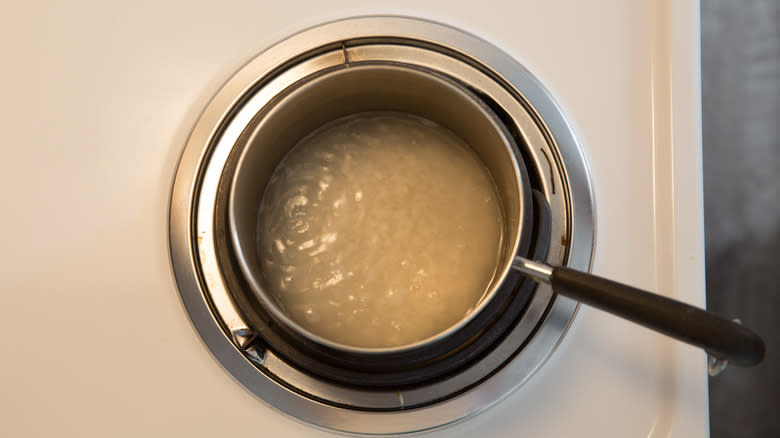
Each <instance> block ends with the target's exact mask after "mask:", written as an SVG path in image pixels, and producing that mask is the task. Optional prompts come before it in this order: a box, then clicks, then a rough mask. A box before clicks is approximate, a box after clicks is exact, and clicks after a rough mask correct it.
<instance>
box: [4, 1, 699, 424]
mask: <svg viewBox="0 0 780 438" xmlns="http://www.w3.org/2000/svg"><path fill="white" fill-rule="evenodd" d="M302 7H303V6H302V5H301V4H295V5H275V6H273V7H268V6H263V5H256V4H246V5H239V4H234V5H229V6H227V7H226V6H225V5H221V7H219V8H217V7H216V6H215V7H214V8H211V7H210V6H208V5H205V4H204V5H189V4H188V5H187V7H183V8H178V7H175V6H173V5H167V6H160V5H156V4H150V5H134V6H133V7H132V8H129V7H128V8H127V9H123V7H122V6H111V7H106V6H103V5H102V4H97V3H96V4H93V5H81V6H70V7H69V8H67V9H65V8H63V9H58V8H57V7H55V6H52V7H51V8H50V9H47V10H46V11H35V10H33V9H32V7H31V6H30V7H28V6H17V7H15V8H14V9H13V10H12V13H11V14H9V15H8V16H7V17H6V20H8V21H9V23H5V25H4V26H3V29H4V30H3V31H2V32H5V33H6V35H5V38H4V39H3V40H4V41H6V43H5V44H6V45H8V46H9V47H7V48H6V50H5V51H4V52H6V53H8V55H7V56H8V57H10V58H9V59H8V61H7V65H8V66H10V67H9V68H8V69H7V70H6V71H4V72H3V73H1V74H2V76H3V79H4V80H3V81H2V83H3V84H4V95H5V96H6V99H5V101H4V103H3V104H2V106H0V108H2V114H3V118H4V120H6V121H7V123H6V135H7V137H6V138H7V139H8V140H7V144H9V145H14V146H13V148H7V151H8V154H9V155H8V158H7V159H6V160H5V161H4V163H3V165H2V166H3V172H2V175H3V176H2V178H4V179H5V181H4V182H5V184H3V187H5V188H6V189H5V190H4V195H5V196H4V197H5V199H9V200H10V203H9V204H10V205H13V206H14V212H13V213H12V214H11V215H9V216H6V218H5V220H4V223H5V225H6V229H8V230H14V231H15V232H13V233H9V236H8V237H7V243H6V248H7V249H8V250H7V251H6V252H5V254H6V255H5V256H4V257H5V259H4V263H3V265H4V266H6V267H10V269H8V270H7V272H6V273H5V275H4V277H5V278H6V288H4V292H5V296H6V301H7V303H8V304H7V305H6V306H4V308H3V313H2V319H1V320H2V321H3V328H4V330H3V335H2V342H3V345H4V346H5V347H6V349H7V351H9V352H10V353H11V354H9V355H8V358H9V359H8V360H7V362H8V363H7V365H6V367H7V370H8V372H7V373H6V375H7V376H12V378H6V379H4V380H5V382H4V387H5V388H7V390H6V395H5V397H3V398H2V399H0V400H2V407H3V408H4V409H6V411H7V412H11V413H13V415H10V416H9V420H10V421H6V422H5V424H3V425H2V426H0V431H1V432H4V434H8V435H15V434H20V433H24V434H26V435H51V434H54V433H58V434H62V433H63V432H64V433H65V434H66V435H68V434H77V435H94V436H98V435H105V434H112V435H116V434H127V435H140V434H152V435H159V434H176V435H179V434H181V435H184V434H187V435H199V436H208V435H211V434H216V433H220V434H224V433H242V434H246V433H263V434H268V433H270V434H273V435H282V434H284V435H285V436H301V437H308V436H331V435H332V434H334V433H338V432H346V433H358V434H377V433H393V434H401V433H409V432H423V433H427V434H429V436H448V437H449V436H472V435H474V434H478V433H487V434H490V435H492V436H516V435H518V434H519V433H522V434H525V435H528V436H569V435H573V434H575V433H576V434H578V435H581V436H599V437H603V436H616V437H617V436H621V437H622V436H635V435H640V434H641V435H646V436H655V435H664V436H666V435H676V436H706V435H707V434H708V420H707V392H706V371H707V369H706V357H705V355H704V353H702V352H700V351H698V350H695V349H694V348H692V347H688V346H686V345H682V344H679V343H676V342H673V341H671V340H669V339H666V338H664V337H662V336H661V335H658V334H655V333H653V332H650V331H648V330H646V329H644V328H641V327H638V326H634V325H632V324H631V323H628V322H625V321H622V320H620V319H618V318H615V317H612V316H610V315H607V314H605V313H602V312H599V311H596V310H594V309H591V308H588V307H586V306H577V305H576V303H575V302H572V301H571V300H568V299H566V298H563V297H557V296H555V295H554V294H553V293H552V291H550V290H549V289H545V287H539V288H537V289H535V290H519V289H518V291H516V292H515V295H513V296H516V297H519V298H518V300H519V299H520V298H522V300H520V301H518V303H519V304H518V305H517V306H518V310H517V312H518V313H517V316H518V317H517V318H514V319H507V323H506V326H505V327H503V328H502V331H501V333H500V335H497V336H496V338H495V342H493V343H492V344H491V346H490V348H489V349H487V350H486V351H483V352H481V353H480V354H479V355H475V356H474V358H472V359H470V360H469V362H468V363H467V365H464V366H460V367H458V368H457V369H456V370H455V371H452V372H448V373H447V375H446V377H442V376H439V377H436V378H432V379H429V380H426V381H423V382H421V383H416V384H414V385H406V386H399V387H398V388H393V387H386V388H384V389H382V390H377V389H375V388H370V387H360V386H359V385H358V386H354V385H349V384H342V383H338V382H336V383H334V381H333V379H329V378H324V377H323V376H322V375H320V374H318V373H317V372H316V371H312V370H310V369H307V368H306V367H305V366H304V367H302V366H301V363H300V362H296V361H295V360H294V357H293V356H292V355H290V354H285V352H284V350H283V349H281V348H279V346H278V345H276V344H274V343H273V342H271V339H270V338H269V337H268V335H266V334H264V332H262V331H261V330H258V328H257V324H256V322H255V320H253V319H252V318H251V317H247V314H246V309H245V308H242V307H241V300H240V299H236V290H239V289H240V287H238V286H235V285H233V286H231V284H234V283H235V282H236V281H237V280H235V279H234V278H233V277H234V274H235V273H234V272H232V268H231V267H230V266H229V264H228V263H226V262H225V260H227V259H228V257H226V256H224V255H220V254H222V252H224V251H223V249H224V248H223V249H220V248H222V247H223V246H224V245H225V244H224V239H222V238H221V236H222V235H223V234H224V230H220V221H219V215H218V213H219V212H220V211H221V210H220V209H222V208H224V206H222V203H224V202H225V201H224V199H223V197H222V196H221V195H220V194H221V193H223V192H224V190H223V189H221V179H222V178H223V173H224V172H225V169H226V168H229V166H230V160H231V151H232V148H233V145H234V144H236V143H237V142H238V141H239V139H240V136H241V133H242V132H243V130H244V129H245V128H246V127H247V126H248V124H249V123H250V122H251V120H252V117H253V116H254V115H255V114H256V113H257V111H258V110H259V109H260V108H262V107H263V105H265V104H266V103H267V102H268V101H269V100H271V99H273V97H274V95H275V94H276V93H278V92H279V91H280V90H282V89H284V88H285V87H286V86H288V85H289V84H292V83H294V82H295V81H297V80H300V79H301V78H302V77H305V76H306V75H308V74H312V73H315V72H317V71H319V70H322V69H325V68H330V67H338V66H347V67H349V65H358V64H359V63H366V62H393V63H404V64H410V65H415V66H418V67H421V68H422V67H424V68H428V69H432V70H435V71H437V72H439V73H441V74H444V75H446V76H447V77H451V78H454V79H456V80H458V81H459V82H461V83H463V84H465V85H466V86H467V87H468V88H469V89H470V90H471V91H472V92H474V93H475V94H477V95H478V96H480V98H481V99H483V100H484V101H485V102H487V103H488V104H489V105H490V106H491V108H492V109H493V110H494V111H495V112H496V113H497V114H498V115H499V117H500V118H501V119H502V121H503V122H504V123H505V124H506V125H507V127H509V129H510V131H512V135H513V136H514V137H515V138H516V139H517V140H518V144H519V146H520V149H521V153H522V154H523V158H524V161H525V162H526V163H527V164H528V167H529V170H528V173H529V177H530V179H531V180H532V187H533V188H534V189H535V192H536V195H535V196H536V197H537V199H538V200H539V202H544V203H547V204H549V206H550V215H549V218H548V220H547V222H546V223H547V225H546V227H545V229H546V230H548V231H546V232H545V233H542V234H544V235H546V236H548V238H547V239H546V240H547V241H546V242H545V243H546V244H545V245H540V244H538V243H537V244H535V246H536V249H535V251H541V250H539V247H541V246H544V250H543V251H542V252H539V254H537V255H538V256H539V257H540V258H544V259H545V260H547V261H549V262H551V263H563V264H566V265H568V266H572V267H575V268H578V269H582V270H591V271H592V272H594V273H596V274H599V275H601V276H604V277H608V278H613V279H615V280H618V281H623V282H626V283H629V284H632V285H636V286H639V287H642V288H645V289H648V290H653V291H657V292H659V293H661V294H664V295H668V296H672V297H675V298H677V299H680V300H683V301H686V302H689V303H692V304H694V305H697V306H700V307H701V306H703V305H704V280H703V272H704V268H703V224H702V196H701V149H700V145H701V142H700V137H699V136H700V130H699V127H700V121H699V117H700V110H699V101H700V99H699V67H698V65H699V64H698V59H699V56H698V53H699V52H698V50H699V49H698V38H699V37H698V35H699V33H698V29H699V26H698V7H697V5H690V4H688V5H682V4H677V3H673V2H661V3H656V2H641V3H636V4H631V5H628V6H627V5H624V4H621V3H620V2H609V1H600V2H597V3H595V4H593V3H591V4H589V5H588V6H587V7H585V6H584V5H579V4H577V3H573V2H561V4H559V3H558V2H547V3H545V4H544V5H536V4H534V5H531V4H529V5H515V4H512V5H510V4H506V5H503V7H502V8H495V9H488V8H484V10H472V8H466V7H461V6H458V5H452V4H448V3H443V2H441V3H439V2H427V1H426V2H401V3H398V4H397V5H396V6H395V7H393V8H385V7H380V6H377V5H373V6H372V4H371V3H370V2H368V3H366V2H362V3H357V2H337V3H335V4H329V6H328V8H318V7H317V6H315V5H312V7H311V8H310V9H311V11H310V13H307V14H306V17H302V16H300V14H298V13H296V12H297V11H301V10H304V9H305V8H303V9H302ZM26 8H30V9H26ZM33 16H34V17H35V20H32V18H31V17H33ZM350 17H351V18H350ZM412 17H414V18H412ZM12 42H14V43H13V44H12ZM258 54H259V55H258ZM20 182H24V183H26V184H19V183H20ZM16 187H20V188H19V189H16ZM537 222H539V223H541V222H544V221H543V220H541V219H538V218H537ZM520 289H522V288H520ZM526 289H527V288H526ZM43 340H46V342H41V341H43ZM491 342H492V341H491Z"/></svg>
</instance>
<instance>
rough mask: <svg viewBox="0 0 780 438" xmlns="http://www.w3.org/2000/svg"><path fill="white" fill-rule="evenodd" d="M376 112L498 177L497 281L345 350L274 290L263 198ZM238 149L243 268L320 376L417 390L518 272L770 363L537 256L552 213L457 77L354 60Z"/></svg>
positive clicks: (680, 310) (293, 97)
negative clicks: (424, 130) (266, 257)
mask: <svg viewBox="0 0 780 438" xmlns="http://www.w3.org/2000/svg"><path fill="white" fill-rule="evenodd" d="M368 111H398V112H404V113H408V114H413V115H416V116H419V117H422V118H425V119H428V120H431V121H433V122H435V123H437V124H439V125H441V126H444V127H446V128H448V129H450V130H452V131H453V132H454V133H455V134H456V135H458V136H459V137H460V138H461V139H463V140H464V141H465V142H466V143H467V144H469V145H470V146H471V147H472V148H473V149H474V151H475V152H476V153H477V155H478V156H479V157H480V159H481V160H482V161H483V163H484V164H485V166H486V167H487V169H488V170H489V172H490V174H491V176H492V177H493V180H494V182H495V186H496V189H497V193H498V195H499V198H500V201H501V205H502V208H503V214H504V225H503V226H504V229H503V230H502V231H503V239H502V244H501V248H500V254H501V256H500V258H499V260H500V261H499V263H498V264H497V266H496V274H495V275H494V278H493V281H492V282H491V283H490V284H489V285H488V287H487V288H486V290H485V291H484V293H483V295H482V298H481V300H480V301H479V303H478V304H477V305H475V306H474V309H473V311H471V312H470V313H469V314H467V315H466V316H464V317H463V319H461V320H460V321H459V322H457V323H456V324H455V325H453V326H452V327H450V328H448V329H446V330H444V331H442V332H440V333H438V334H436V335H435V336H432V337H430V338H428V339H423V340H421V341H418V342H415V343H411V344H408V345H400V346H396V347H383V348H367V347H356V346H351V345H345V344H340V343H337V342H333V341H332V340H329V339H325V338H323V337H321V336H318V335H317V334H314V333H312V332H310V331H308V330H306V329H305V328H303V327H302V326H300V325H299V324H297V323H296V322H295V321H293V320H292V319H291V318H290V317H289V316H288V315H287V314H285V312H284V310H283V309H282V308H281V306H280V305H279V304H278V303H277V302H276V301H275V299H274V298H273V297H272V294H269V293H268V288H267V285H266V284H265V280H264V277H263V272H262V269H261V266H262V264H261V263H260V259H259V257H260V256H259V253H258V248H257V241H258V227H257V221H258V211H259V206H260V205H261V201H262V196H263V192H264V189H265V187H266V185H267V184H268V182H269V180H270V178H271V174H272V172H273V170H274V169H275V168H276V166H277V165H278V164H279V162H280V161H281V160H282V159H283V157H284V156H285V155H286V154H287V152H288V151H289V150H290V149H291V148H292V147H293V146H295V144H297V143H298V142H299V141H300V140H301V139H302V138H304V137H305V136H306V135H307V134H308V133H310V132H312V131H314V130H316V129H317V128H319V127H320V126H323V125H325V124H327V123H329V122H331V121H333V120H336V119H339V118H341V117H344V116H348V115H352V114H358V113H361V112H368ZM239 142H240V144H241V149H240V155H239V156H238V159H237V161H236V164H235V169H234V171H233V172H232V174H231V175H229V177H230V184H229V196H228V209H227V212H228V213H227V221H228V229H229V240H230V242H231V244H232V248H233V254H234V257H235V261H236V262H237V265H238V266H239V268H240V271H241V274H242V276H243V278H244V280H245V283H246V285H247V287H248V288H249V289H250V290H251V291H252V293H253V295H254V297H255V298H256V299H257V303H258V305H259V306H260V307H261V308H262V310H263V311H264V314H265V315H266V316H267V319H268V321H269V324H271V325H273V326H274V327H275V328H278V329H279V330H280V331H281V332H283V334H284V336H285V337H286V338H287V339H289V340H291V342H294V343H296V345H297V346H298V347H299V348H298V349H303V350H306V351H307V352H308V353H307V358H306V359H301V358H299V359H296V358H295V357H293V361H294V362H295V361H296V360H297V361H298V362H299V363H303V364H304V365H306V367H307V368H311V367H312V366H311V363H312V362H313V363H316V364H317V366H316V367H314V368H316V371H315V372H317V373H320V374H322V375H325V376H326V377H328V378H331V379H334V380H340V379H341V380H349V379H352V377H350V376H349V375H342V374H339V371H338V370H339V369H351V370H358V369H359V370H361V371H367V372H372V373H373V374H371V373H369V374H366V375H368V377H365V376H363V375H362V374H361V376H363V377H361V379H368V380H361V382H363V383H366V384H369V385H376V386H382V385H384V384H387V385H390V384H393V385H397V384H411V383H414V381H415V379H417V378H422V377H419V375H420V367H419V365H420V364H428V363H432V362H435V361H437V360H441V361H442V363H444V362H446V361H447V360H451V359H452V357H455V356H457V355H456V354H454V352H458V351H460V350H462V349H464V348H465V347H464V346H466V345H468V344H470V343H479V342H482V341H480V339H481V338H480V336H481V335H482V333H484V332H485V331H486V327H487V326H488V325H489V324H491V323H493V321H495V320H496V318H497V315H499V314H500V313H501V312H505V311H506V300H507V298H508V294H509V293H511V291H512V290H515V289H516V288H513V287H507V283H508V282H510V280H509V277H511V275H510V273H512V272H513V271H515V272H519V273H521V274H522V278H521V280H520V281H535V282H541V283H549V284H550V285H552V288H553V290H554V291H555V292H556V293H558V294H560V295H565V296H567V297H570V298H573V299H575V300H577V301H579V302H582V303H584V304H587V305H589V306H593V307H595V308H599V309H602V310H605V311H607V312H610V313H612V314H615V315H617V316H620V317H622V318H625V319H628V320H631V321H633V322H635V323H638V324H641V325H643V326H645V327H648V328H650V329H653V330H656V331H658V332H661V333H663V334H665V335H668V336H671V337H673V338H676V339H679V340H681V341H684V342H687V343H689V344H692V345H695V346H698V347H701V348H703V349H704V350H706V351H707V352H708V353H709V354H710V355H712V356H714V357H717V358H720V359H725V360H728V361H730V362H731V363H734V364H737V365H743V366H750V365H755V364H757V363H759V362H760V361H761V360H762V358H763V355H764V343H763V341H762V340H761V338H760V337H759V336H757V335H756V334H755V333H753V332H752V331H750V330H748V329H747V328H745V327H743V326H742V325H740V324H738V323H736V322H734V321H731V320H729V319H726V318H722V317H720V316H717V315H715V314H713V313H710V312H707V311H705V310H703V309H699V308H696V307H693V306H690V305H688V304H685V303H682V302H679V301H675V300H672V299H670V298H667V297H664V296H661V295H658V294H653V293H650V292H647V291H643V290H640V289H637V288H634V287H631V286H628V285H625V284H621V283H618V282H614V281H610V280H607V279H604V278H600V277H597V276H594V275H592V274H589V273H586V272H580V271H575V270H572V269H569V268H567V267H564V266H548V265H546V264H544V263H542V262H541V261H540V260H533V254H532V253H531V252H530V247H531V246H532V244H531V242H532V240H533V229H534V225H533V222H534V220H538V219H535V218H538V217H539V214H540V211H541V210H543V209H544V206H543V205H542V206H540V205H539V203H538V202H537V201H538V199H537V200H535V199H534V198H535V197H534V196H533V194H532V188H531V187H530V183H529V178H528V175H527V174H526V170H525V169H526V168H525V166H524V164H523V159H522V155H521V153H520V152H519V149H518V146H517V144H516V140H515V139H514V138H513V136H512V135H511V134H510V133H509V132H508V130H507V127H506V126H505V124H504V123H502V121H501V119H500V118H499V117H498V116H497V115H496V113H495V112H494V111H493V110H492V109H491V108H490V106H489V105H488V104H486V103H485V102H484V101H483V100H482V99H480V98H479V96H477V95H475V94H474V93H473V92H472V91H471V90H469V89H467V88H466V87H464V86H462V85H461V84H460V83H459V82H458V81H457V80H456V79H454V78H450V77H447V76H444V75H443V74H440V73H438V72H435V71H432V70H428V69H426V68H422V67H419V66H410V65H405V64H399V63H389V62H353V63H350V64H349V65H343V66H337V67H333V68H329V69H325V70H322V71H320V72H318V73H316V74H313V75H311V76H310V77H307V78H305V79H302V80H301V81H299V82H297V83H295V84H292V85H290V86H289V87H288V88H287V89H285V90H283V91H281V92H280V93H278V94H277V96H276V97H275V98H274V99H273V100H272V101H271V102H270V103H269V104H268V105H266V107H264V108H263V109H262V110H261V111H260V112H259V113H258V114H257V116H255V118H254V119H253V121H252V123H250V124H249V126H248V127H247V129H246V130H245V132H244V133H243V134H242V136H241V139H240V141H239ZM536 198H538V197H536ZM542 202H543V201H542ZM474 348H475V349H476V350H477V352H478V351H479V348H478V347H474ZM281 353H282V354H284V351H282V352H281ZM309 359H311V360H309ZM307 361H308V362H307ZM456 365H457V364H456ZM334 370H336V371H334ZM445 371H446V370H445ZM445 371H442V370H439V371H438V372H440V373H444V372H445ZM393 373H395V374H393ZM364 374H365V373H364ZM371 376H376V377H375V378H374V377H371ZM392 376H395V378H392ZM404 376H406V377H404ZM372 379H374V380H372Z"/></svg>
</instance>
